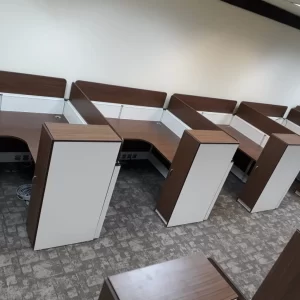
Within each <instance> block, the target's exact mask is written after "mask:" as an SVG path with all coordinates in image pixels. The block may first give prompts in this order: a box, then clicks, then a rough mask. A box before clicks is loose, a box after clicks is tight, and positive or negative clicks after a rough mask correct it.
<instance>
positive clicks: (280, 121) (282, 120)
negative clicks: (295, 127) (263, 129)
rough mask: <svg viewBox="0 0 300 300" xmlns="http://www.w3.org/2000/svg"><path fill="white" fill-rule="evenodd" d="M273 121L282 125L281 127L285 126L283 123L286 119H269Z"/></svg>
mask: <svg viewBox="0 0 300 300" xmlns="http://www.w3.org/2000/svg"><path fill="white" fill-rule="evenodd" d="M269 118H270V119H271V120H273V121H275V122H277V123H279V124H281V125H283V123H284V121H285V120H284V118H281V117H269Z"/></svg>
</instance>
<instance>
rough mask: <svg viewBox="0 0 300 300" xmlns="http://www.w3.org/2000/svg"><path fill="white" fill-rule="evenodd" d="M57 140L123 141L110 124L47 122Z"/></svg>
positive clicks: (49, 129)
mask: <svg viewBox="0 0 300 300" xmlns="http://www.w3.org/2000/svg"><path fill="white" fill-rule="evenodd" d="M45 125H46V127H47V129H48V131H49V132H50V134H51V136H52V138H53V139H54V140H55V141H76V142H78V141H80V142H82V141H90V142H92V141H105V142H121V139H120V137H119V136H118V135H117V134H116V133H115V132H114V131H113V130H112V129H111V127H110V126H109V125H81V124H58V123H46V124H45Z"/></svg>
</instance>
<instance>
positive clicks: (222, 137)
mask: <svg viewBox="0 0 300 300" xmlns="http://www.w3.org/2000/svg"><path fill="white" fill-rule="evenodd" d="M188 133H189V134H190V135H191V136H193V137H194V138H195V139H196V140H197V141H199V142H200V143H201V144H237V143H238V142H237V141H236V140H235V139H234V138H233V137H231V135H229V134H227V133H226V132H224V131H221V130H220V131H217V130H189V131H188Z"/></svg>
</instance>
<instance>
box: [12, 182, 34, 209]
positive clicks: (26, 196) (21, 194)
mask: <svg viewBox="0 0 300 300" xmlns="http://www.w3.org/2000/svg"><path fill="white" fill-rule="evenodd" d="M31 190H32V184H22V185H20V186H19V187H18V188H17V190H16V193H17V197H18V198H19V199H20V200H23V201H25V203H26V204H27V205H29V201H30V196H31Z"/></svg>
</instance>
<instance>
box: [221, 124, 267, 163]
mask: <svg viewBox="0 0 300 300" xmlns="http://www.w3.org/2000/svg"><path fill="white" fill-rule="evenodd" d="M218 126H219V127H220V128H221V129H222V130H224V131H225V132H227V133H228V134H230V135H231V136H232V137H233V138H235V139H236V140H237V141H238V142H239V143H240V146H239V150H241V151H242V152H244V153H245V154H246V155H248V156H249V157H250V158H252V159H253V160H255V161H257V160H258V158H259V156H260V154H261V152H262V150H263V147H261V146H260V145H258V144H256V143H255V142H253V141H252V140H250V139H249V138H248V137H246V136H245V135H243V134H242V133H240V132H239V131H237V130H236V129H234V128H233V127H231V126H229V125H218Z"/></svg>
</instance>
